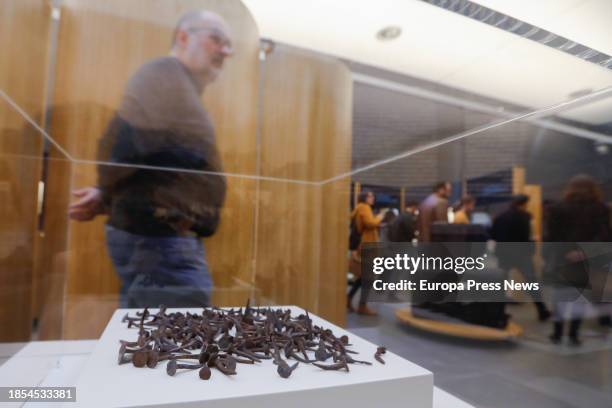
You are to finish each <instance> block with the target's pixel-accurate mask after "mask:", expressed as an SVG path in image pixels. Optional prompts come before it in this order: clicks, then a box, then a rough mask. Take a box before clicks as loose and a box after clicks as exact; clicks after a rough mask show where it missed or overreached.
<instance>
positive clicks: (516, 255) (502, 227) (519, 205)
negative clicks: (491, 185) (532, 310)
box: [491, 194, 550, 321]
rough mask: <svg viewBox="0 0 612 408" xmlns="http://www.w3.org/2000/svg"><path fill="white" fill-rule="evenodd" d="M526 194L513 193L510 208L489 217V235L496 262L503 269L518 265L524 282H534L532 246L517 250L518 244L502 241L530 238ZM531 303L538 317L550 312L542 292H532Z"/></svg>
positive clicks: (548, 315) (544, 317)
mask: <svg viewBox="0 0 612 408" xmlns="http://www.w3.org/2000/svg"><path fill="white" fill-rule="evenodd" d="M528 202H529V197H528V196H526V195H523V194H521V195H517V196H515V197H514V198H513V199H512V202H511V204H510V208H508V209H507V210H506V211H504V212H503V213H501V214H500V215H498V216H497V217H496V218H495V219H494V220H493V227H492V230H491V236H492V238H493V239H494V240H495V241H497V242H498V243H500V244H498V245H497V248H496V255H497V259H498V261H499V266H500V267H501V268H502V269H504V270H505V271H506V272H507V273H509V272H510V270H511V269H512V268H516V269H518V270H519V271H520V272H521V273H522V274H523V276H524V277H525V279H527V281H528V282H537V281H538V280H537V278H536V276H535V273H534V270H533V259H532V257H533V253H534V251H533V246H532V245H530V246H529V248H530V250H529V251H520V250H517V248H518V246H511V245H504V244H503V243H507V242H531V214H529V213H528V212H527V203H528ZM532 298H533V303H534V305H535V307H536V309H537V311H538V318H539V319H540V321H544V320H547V319H548V318H549V317H550V312H549V311H548V309H547V308H546V305H545V304H544V302H543V301H542V294H541V293H540V292H539V291H537V292H535V293H533V294H532Z"/></svg>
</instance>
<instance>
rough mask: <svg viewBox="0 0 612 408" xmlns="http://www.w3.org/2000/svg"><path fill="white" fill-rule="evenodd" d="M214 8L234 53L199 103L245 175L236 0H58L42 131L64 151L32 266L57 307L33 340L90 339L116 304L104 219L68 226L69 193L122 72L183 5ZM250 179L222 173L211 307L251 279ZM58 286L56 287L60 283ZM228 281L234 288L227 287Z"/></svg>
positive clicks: (253, 92)
mask: <svg viewBox="0 0 612 408" xmlns="http://www.w3.org/2000/svg"><path fill="white" fill-rule="evenodd" d="M194 9H208V10H211V11H215V12H217V13H219V14H221V15H222V16H223V17H224V18H225V19H226V20H227V21H228V23H229V25H230V27H231V28H232V31H233V37H234V45H235V56H234V57H232V58H231V59H230V60H229V61H227V64H226V67H225V68H224V71H223V73H222V74H221V76H220V78H219V80H218V81H217V82H216V83H215V84H213V85H211V86H210V87H209V88H207V90H206V94H205V96H204V104H205V106H206V108H207V110H208V111H209V113H210V114H211V117H212V119H213V122H214V123H215V127H216V130H217V142H218V146H219V150H220V152H221V155H222V160H223V165H224V170H225V171H227V172H230V173H237V174H249V175H252V174H254V173H255V170H256V168H255V166H256V126H257V123H256V120H257V115H256V112H257V107H256V104H257V86H258V83H257V81H258V48H259V37H258V33H257V29H256V27H255V24H254V21H253V19H252V18H251V16H250V14H249V13H248V11H247V10H246V8H245V7H244V6H243V5H242V3H241V2H240V1H239V0H130V1H125V0H105V1H99V0H63V2H62V9H61V13H62V14H61V21H60V31H59V39H58V50H57V66H56V72H57V74H56V78H55V81H56V82H55V89H54V93H53V99H52V101H53V112H52V114H51V126H50V133H51V134H52V135H53V136H54V137H55V138H56V139H57V140H58V141H59V142H60V143H61V145H62V146H63V147H64V148H65V149H66V150H67V151H68V154H69V155H70V156H71V160H70V162H69V163H67V162H59V161H50V162H49V179H48V183H47V184H48V187H47V192H48V194H47V197H49V199H48V206H47V208H46V224H45V243H44V251H43V252H44V254H43V255H42V261H41V268H43V270H45V271H46V272H47V273H48V274H49V276H50V278H49V290H48V292H47V293H46V296H47V297H48V298H49V299H53V300H58V299H63V300H64V302H65V304H64V308H63V313H62V311H61V310H48V311H47V312H48V313H46V315H45V316H42V320H43V321H42V322H41V338H45V339H50V338H60V337H63V338H94V337H97V336H99V335H100V333H101V331H102V329H103V328H104V325H105V324H106V321H107V320H108V318H109V317H110V315H111V313H112V311H113V310H114V309H115V308H116V307H117V299H118V297H117V293H118V287H119V283H118V279H117V278H116V276H115V273H114V271H113V268H112V265H111V263H110V260H109V256H108V253H107V252H106V246H105V239H104V230H103V224H104V221H105V220H104V217H98V218H97V219H96V220H95V221H92V222H87V223H77V222H71V221H69V220H68V219H67V216H66V211H67V207H68V205H69V202H70V201H71V197H70V190H72V189H75V188H79V187H84V186H92V185H95V183H96V167H95V164H94V163H91V162H89V161H91V160H95V159H96V149H97V142H98V139H99V138H100V136H101V135H102V133H103V131H104V128H105V127H106V125H107V123H108V121H109V119H110V118H111V117H112V115H113V113H114V112H115V110H116V108H117V105H118V103H119V101H120V99H121V95H122V93H123V89H124V86H125V84H126V81H127V79H128V78H129V76H130V75H131V74H132V73H133V72H134V71H135V70H136V69H138V68H139V66H140V65H141V64H143V63H144V62H146V61H147V60H149V59H152V58H155V57H158V56H162V55H167V54H168V51H169V47H170V43H171V37H172V33H173V30H174V27H175V24H176V22H177V20H178V18H179V17H180V16H181V15H182V14H183V13H184V12H186V11H189V10H194ZM254 200H255V181H253V180H250V179H245V178H234V177H229V178H228V195H227V200H226V203H225V207H224V211H223V214H222V222H221V226H220V229H219V230H218V232H217V234H216V235H215V236H214V237H212V238H211V239H209V240H207V242H206V247H207V252H208V261H209V263H210V266H211V269H212V271H213V278H214V281H215V285H216V286H218V287H219V288H220V289H221V290H220V291H219V294H217V293H216V294H214V295H213V300H214V301H215V303H217V304H221V305H223V304H236V303H242V302H244V301H245V300H246V297H247V296H248V293H249V290H248V288H245V287H244V285H239V284H237V283H236V282H247V281H248V280H249V279H250V278H251V276H252V263H251V261H252V254H253V223H254ZM61 282H65V285H60V283H61ZM234 287H237V288H238V290H237V291H234V290H232V289H233V288H234Z"/></svg>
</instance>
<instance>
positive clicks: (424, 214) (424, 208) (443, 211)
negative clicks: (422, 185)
mask: <svg viewBox="0 0 612 408" xmlns="http://www.w3.org/2000/svg"><path fill="white" fill-rule="evenodd" d="M451 191H452V186H451V183H450V182H448V181H443V182H440V183H437V184H436V185H435V186H434V188H433V192H432V193H431V194H430V195H429V196H427V198H426V199H425V200H423V201H422V202H421V204H420V205H419V216H418V218H417V228H418V230H419V241H420V242H431V226H432V225H433V224H434V223H435V222H445V223H446V222H448V198H449V197H450V195H451Z"/></svg>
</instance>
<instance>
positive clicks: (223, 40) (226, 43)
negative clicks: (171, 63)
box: [186, 27, 232, 50]
mask: <svg viewBox="0 0 612 408" xmlns="http://www.w3.org/2000/svg"><path fill="white" fill-rule="evenodd" d="M186 31H187V32H189V33H199V32H209V33H210V39H211V40H213V42H214V43H215V44H217V45H219V46H221V47H227V48H229V49H230V50H232V41H231V40H230V39H229V38H228V37H227V36H226V35H225V34H223V33H222V32H221V31H219V30H218V29H216V28H209V27H193V28H189V29H187V30H186Z"/></svg>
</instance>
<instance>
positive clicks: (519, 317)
mask: <svg viewBox="0 0 612 408" xmlns="http://www.w3.org/2000/svg"><path fill="white" fill-rule="evenodd" d="M375 306H376V307H377V310H378V312H379V316H377V317H363V316H359V315H356V314H350V315H349V317H348V327H347V328H348V330H350V331H351V332H353V333H355V334H357V335H359V336H361V337H363V338H365V339H367V340H369V341H371V342H374V343H377V344H381V345H385V346H387V347H388V348H389V350H391V351H393V352H394V353H397V354H399V355H401V356H402V357H404V358H406V359H408V360H410V361H412V362H414V363H416V364H419V365H420V366H422V367H425V368H427V369H429V370H430V371H432V372H433V373H434V376H435V377H434V381H435V385H436V386H437V387H439V388H441V389H443V390H445V391H447V392H449V393H451V394H453V395H455V396H456V397H458V398H460V399H462V400H464V401H465V402H468V403H471V404H473V405H475V406H477V407H496V408H497V407H538V408H548V407H562V408H566V407H567V408H569V407H572V408H573V407H576V408H578V407H580V408H584V407H589V408H595V407H610V406H612V331H608V332H607V333H606V331H605V330H603V329H600V328H598V327H596V326H595V325H592V324H587V325H585V327H584V329H583V330H582V337H583V340H584V344H583V345H582V346H581V347H579V348H572V347H570V346H565V345H563V346H554V345H552V344H550V343H549V342H548V339H547V336H548V334H549V332H550V323H539V322H537V321H535V310H534V309H533V308H532V306H531V305H528V304H522V305H513V306H509V313H510V314H512V315H513V317H514V318H515V319H516V321H518V322H519V323H520V324H521V325H522V326H523V327H524V328H525V333H526V334H525V335H524V336H523V338H522V339H520V340H519V341H517V342H514V343H509V342H507V343H491V342H477V341H467V340H461V339H456V338H451V337H444V336H440V335H434V334H430V333H425V332H422V331H419V330H416V329H413V328H410V327H407V326H405V325H403V324H402V323H400V322H399V321H397V320H396V319H395V317H394V309H395V308H397V307H401V305H391V304H378V305H375Z"/></svg>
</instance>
